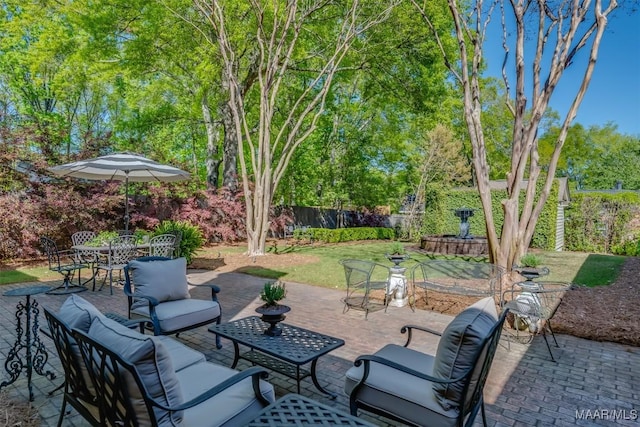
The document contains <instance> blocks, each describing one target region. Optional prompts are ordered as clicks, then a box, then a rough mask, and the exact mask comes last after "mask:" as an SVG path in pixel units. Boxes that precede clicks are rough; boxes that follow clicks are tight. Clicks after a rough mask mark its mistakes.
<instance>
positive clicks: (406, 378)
mask: <svg viewBox="0 0 640 427" xmlns="http://www.w3.org/2000/svg"><path fill="white" fill-rule="evenodd" d="M375 355H376V356H380V357H382V358H385V359H388V360H392V361H394V362H396V363H399V364H401V365H403V366H407V367H410V368H412V369H415V370H416V371H418V372H421V373H424V374H426V375H433V372H432V371H433V362H434V357H433V356H431V355H429V354H425V353H421V352H419V351H415V350H412V349H410V348H406V347H402V346H399V345H396V344H388V345H386V346H385V347H383V348H382V349H381V350H379V351H378V352H376V353H375ZM363 369H364V368H363V365H361V366H359V367H355V366H353V367H351V368H350V369H349V370H348V371H347V374H346V379H345V392H346V393H347V395H351V392H352V390H353V388H354V387H355V386H356V384H357V383H358V382H359V381H360V379H361V378H362V374H363ZM431 386H432V383H431V382H430V381H426V380H423V379H420V378H417V377H415V376H413V375H410V374H407V373H404V372H401V371H397V370H395V369H393V368H391V367H388V366H384V365H380V364H379V363H371V368H370V371H369V376H368V378H367V381H366V383H365V385H364V386H363V387H362V388H360V389H359V391H358V400H360V401H362V402H365V403H366V404H367V405H369V406H371V407H373V408H377V409H379V410H383V411H386V412H390V413H393V414H395V415H399V414H401V415H402V416H404V419H405V421H406V422H407V423H409V424H411V423H413V424H418V425H424V424H425V420H429V423H428V424H429V426H434V427H436V426H453V425H455V423H456V417H457V416H458V411H457V410H455V409H451V410H445V409H443V408H442V406H441V405H440V404H439V403H438V402H437V401H436V399H435V395H434V393H433V392H432V390H431Z"/></svg>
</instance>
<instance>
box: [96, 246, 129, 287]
mask: <svg viewBox="0 0 640 427" xmlns="http://www.w3.org/2000/svg"><path fill="white" fill-rule="evenodd" d="M137 256H138V246H137V244H136V238H135V236H133V235H126V236H120V237H116V238H115V239H112V240H111V241H109V252H108V253H107V254H106V255H105V254H101V255H99V257H98V263H97V265H96V268H97V269H102V270H106V271H107V272H108V276H109V291H110V293H111V295H113V271H114V270H119V271H120V272H121V273H122V270H124V267H125V266H126V265H127V263H128V262H129V261H131V260H132V259H135V258H136V257H137ZM105 282H106V276H105V279H104V281H103V282H102V285H101V286H100V289H102V287H103V286H104V284H105Z"/></svg>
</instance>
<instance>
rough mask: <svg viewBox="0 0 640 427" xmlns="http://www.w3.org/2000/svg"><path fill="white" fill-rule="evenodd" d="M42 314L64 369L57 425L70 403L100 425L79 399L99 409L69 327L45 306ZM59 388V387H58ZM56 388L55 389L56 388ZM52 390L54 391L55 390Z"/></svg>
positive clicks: (92, 421)
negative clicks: (90, 390)
mask: <svg viewBox="0 0 640 427" xmlns="http://www.w3.org/2000/svg"><path fill="white" fill-rule="evenodd" d="M44 315H45V317H46V319H47V323H48V324H49V331H48V335H50V337H51V339H52V340H53V343H54V344H55V346H56V350H57V351H58V357H59V358H60V363H61V364H62V369H63V371H64V383H63V384H62V385H63V386H64V394H63V397H62V408H60V417H59V418H58V427H60V426H61V425H62V420H63V419H64V416H65V413H66V408H67V404H69V405H71V406H72V407H73V408H74V409H75V410H76V411H78V412H79V413H80V415H82V416H83V417H84V418H85V419H86V420H87V421H88V422H89V423H90V424H91V425H93V426H99V425H101V423H100V420H99V419H96V418H95V417H94V416H93V414H91V412H90V411H89V410H87V408H86V407H85V405H83V404H82V403H81V401H84V402H87V403H89V404H94V405H95V406H96V408H97V409H99V407H98V404H97V402H96V398H95V396H93V395H92V394H91V393H90V392H89V389H88V388H87V384H86V382H85V379H84V377H83V375H82V370H81V367H80V363H84V362H83V361H82V360H78V359H77V358H76V357H74V352H73V348H72V347H73V344H75V343H76V341H75V339H74V338H73V336H72V332H71V329H70V328H69V326H68V325H67V324H66V323H65V322H63V321H62V320H61V319H60V318H59V317H58V316H57V315H55V314H53V313H52V312H50V311H49V310H48V309H47V308H46V307H45V308H44ZM58 389H59V387H58ZM58 389H56V390H58ZM56 390H54V391H56Z"/></svg>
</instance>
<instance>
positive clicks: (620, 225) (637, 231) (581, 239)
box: [565, 191, 640, 255]
mask: <svg viewBox="0 0 640 427" xmlns="http://www.w3.org/2000/svg"><path fill="white" fill-rule="evenodd" d="M637 218H640V195H638V193H636V192H621V193H604V192H595V191H594V192H588V193H575V194H572V196H571V204H570V205H569V209H567V210H566V211H565V247H566V249H567V250H570V251H581V252H600V253H614V254H618V255H638V254H639V252H638V251H639V246H640V226H639V225H638V221H637ZM634 219H636V220H634ZM634 224H635V225H634Z"/></svg>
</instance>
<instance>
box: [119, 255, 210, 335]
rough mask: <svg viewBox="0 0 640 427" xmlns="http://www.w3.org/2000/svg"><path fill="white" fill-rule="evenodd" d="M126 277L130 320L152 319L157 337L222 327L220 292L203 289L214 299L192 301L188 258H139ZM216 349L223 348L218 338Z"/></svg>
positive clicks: (132, 263)
mask: <svg viewBox="0 0 640 427" xmlns="http://www.w3.org/2000/svg"><path fill="white" fill-rule="evenodd" d="M124 274H125V284H124V293H125V295H127V300H128V309H129V318H130V319H136V318H148V319H149V322H148V324H149V325H151V327H152V328H153V333H154V335H172V334H177V333H179V332H182V331H186V330H189V329H194V328H197V327H200V326H203V325H207V324H210V323H213V322H217V323H220V320H221V312H222V310H221V307H220V303H219V302H218V292H220V288H219V287H217V286H215V285H203V286H208V287H209V288H211V299H210V300H204V299H196V298H191V296H190V294H189V284H188V282H187V261H186V259H185V258H176V259H170V258H167V257H152V256H150V257H142V258H138V259H136V260H134V261H131V262H130V263H129V264H127V266H126V267H125V268H124ZM141 329H142V327H141ZM216 346H217V347H218V348H221V347H222V345H221V344H220V338H219V337H218V336H216Z"/></svg>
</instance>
